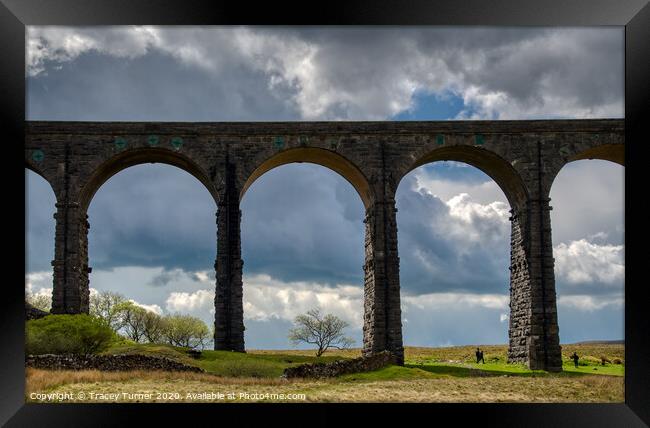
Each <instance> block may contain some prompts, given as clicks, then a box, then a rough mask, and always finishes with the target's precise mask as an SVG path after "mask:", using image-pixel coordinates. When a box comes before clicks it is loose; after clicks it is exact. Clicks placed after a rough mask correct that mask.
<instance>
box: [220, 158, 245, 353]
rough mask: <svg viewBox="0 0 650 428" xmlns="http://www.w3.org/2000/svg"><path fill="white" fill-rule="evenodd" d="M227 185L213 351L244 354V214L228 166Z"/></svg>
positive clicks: (221, 212) (231, 168)
mask: <svg viewBox="0 0 650 428" xmlns="http://www.w3.org/2000/svg"><path fill="white" fill-rule="evenodd" d="M225 184H226V185H225V188H224V195H223V197H222V198H221V200H220V201H219V204H218V207H217V260H216V262H215V265H214V267H215V269H216V277H217V286H216V293H215V298H214V308H215V314H214V327H215V333H214V349H215V350H228V351H238V352H244V305H243V281H242V268H243V265H244V262H243V261H242V258H241V233H240V224H241V210H240V209H239V191H238V190H237V188H236V186H235V179H234V166H233V165H230V164H228V166H227V171H226V180H225Z"/></svg>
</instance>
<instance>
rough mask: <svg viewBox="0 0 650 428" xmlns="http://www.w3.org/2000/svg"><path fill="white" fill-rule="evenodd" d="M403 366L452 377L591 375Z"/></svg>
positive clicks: (449, 366) (521, 370) (420, 365)
mask: <svg viewBox="0 0 650 428" xmlns="http://www.w3.org/2000/svg"><path fill="white" fill-rule="evenodd" d="M404 366H405V367H408V368H412V369H420V370H424V371H426V372H429V373H432V374H436V375H441V376H453V377H480V376H512V377H543V376H566V377H582V376H588V375H593V373H589V372H586V373H579V372H567V371H562V372H559V373H549V372H545V371H542V370H527V369H523V368H521V367H518V366H513V367H512V368H510V367H504V368H499V367H485V366H484V367H478V366H477V367H476V368H474V367H463V366H454V365H447V364H405V365H404Z"/></svg>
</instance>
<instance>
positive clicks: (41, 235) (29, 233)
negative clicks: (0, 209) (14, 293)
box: [25, 170, 56, 272]
mask: <svg viewBox="0 0 650 428" xmlns="http://www.w3.org/2000/svg"><path fill="white" fill-rule="evenodd" d="M55 203H56V197H55V196H54V192H53V191H52V187H51V186H50V185H49V183H48V182H47V181H45V179H44V178H42V177H41V176H39V175H38V174H36V173H34V172H31V171H28V170H25V253H26V260H25V271H26V272H43V271H50V270H52V265H51V262H52V260H53V259H54V228H55V223H56V222H55V220H54V217H53V214H54V213H55V212H56V207H55V206H54V204H55Z"/></svg>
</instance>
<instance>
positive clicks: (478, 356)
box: [476, 348, 485, 364]
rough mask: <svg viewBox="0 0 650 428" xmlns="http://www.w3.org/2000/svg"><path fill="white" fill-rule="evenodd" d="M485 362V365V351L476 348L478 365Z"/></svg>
mask: <svg viewBox="0 0 650 428" xmlns="http://www.w3.org/2000/svg"><path fill="white" fill-rule="evenodd" d="M481 361H483V364H485V360H484V359H483V351H481V348H476V364H478V363H480V362H481Z"/></svg>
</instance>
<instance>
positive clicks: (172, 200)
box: [88, 164, 217, 270]
mask: <svg viewBox="0 0 650 428" xmlns="http://www.w3.org/2000/svg"><path fill="white" fill-rule="evenodd" d="M215 212H216V204H215V202H214V200H213V199H212V196H211V195H210V194H209V193H208V191H207V190H206V189H205V187H204V186H203V185H202V184H201V183H200V182H199V181H198V180H196V178H194V177H192V176H191V175H190V174H188V173H186V172H185V171H182V170H180V169H178V168H175V167H171V166H167V165H149V164H146V165H139V166H136V167H132V168H128V169H126V170H124V171H122V172H120V173H118V174H117V175H115V176H113V177H112V178H111V179H110V180H109V181H107V182H106V183H105V184H104V185H103V186H102V187H101V188H100V189H99V191H98V192H97V193H96V194H95V196H94V198H93V200H92V202H91V204H90V207H89V210H88V215H89V219H88V220H89V223H90V231H89V234H88V246H89V257H90V263H91V266H93V267H94V268H96V269H107V268H111V267H116V266H151V267H154V266H162V267H164V268H166V269H168V270H170V269H174V268H181V267H182V268H183V269H186V270H205V269H209V268H211V266H212V265H213V264H214V260H215V257H216V229H217V227H216V218H215Z"/></svg>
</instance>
